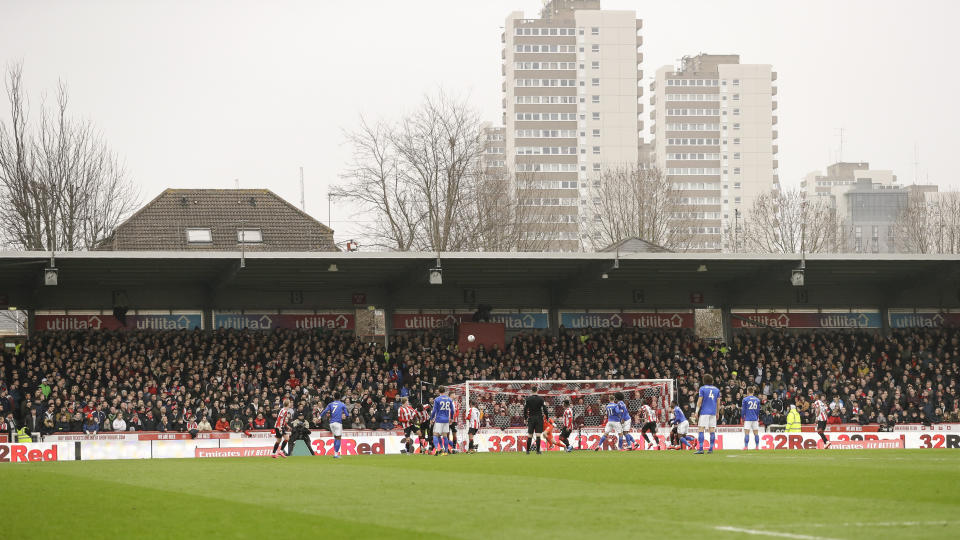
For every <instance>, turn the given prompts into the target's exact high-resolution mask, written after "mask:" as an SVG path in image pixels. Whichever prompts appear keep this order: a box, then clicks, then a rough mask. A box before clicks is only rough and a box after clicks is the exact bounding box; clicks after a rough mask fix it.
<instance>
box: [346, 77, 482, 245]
mask: <svg viewBox="0 0 960 540" xmlns="http://www.w3.org/2000/svg"><path fill="white" fill-rule="evenodd" d="M481 132H482V130H481V126H480V121H479V115H478V114H477V113H476V111H475V110H474V109H473V108H471V107H470V106H469V105H468V104H467V103H466V102H465V101H462V100H457V99H454V98H452V97H450V96H448V95H446V94H443V93H441V94H439V95H438V96H436V97H428V98H426V99H425V100H424V103H423V104H422V105H421V107H420V108H419V109H418V110H416V111H415V112H414V113H412V114H409V115H407V116H405V117H403V118H402V119H401V120H400V121H399V122H398V123H397V124H395V125H390V124H386V123H379V124H376V125H373V126H371V125H369V124H368V123H366V122H363V124H362V126H361V128H360V130H358V131H356V132H351V133H348V134H347V140H348V142H350V143H351V145H352V146H353V148H354V159H353V163H352V165H351V168H350V169H349V170H348V171H347V172H346V173H345V174H344V175H343V178H344V179H345V180H347V183H345V184H343V185H340V186H336V187H335V188H334V189H333V191H332V192H331V193H332V195H333V196H335V197H340V198H344V199H348V200H352V201H354V202H357V203H359V204H360V206H361V207H362V208H363V209H364V210H365V211H367V212H371V213H372V214H373V215H374V220H373V222H372V225H371V226H370V227H368V228H367V231H366V234H367V235H368V236H369V237H370V239H371V242H372V243H373V244H375V245H379V246H381V247H385V248H388V249H395V250H402V251H405V250H410V249H419V250H425V251H461V250H469V249H475V248H476V245H477V240H476V236H475V233H476V228H477V216H476V205H475V204H473V203H474V202H475V197H476V196H477V194H478V190H479V189H480V187H479V186H478V182H479V179H481V178H482V174H481V172H480V155H481V153H482V144H481Z"/></svg>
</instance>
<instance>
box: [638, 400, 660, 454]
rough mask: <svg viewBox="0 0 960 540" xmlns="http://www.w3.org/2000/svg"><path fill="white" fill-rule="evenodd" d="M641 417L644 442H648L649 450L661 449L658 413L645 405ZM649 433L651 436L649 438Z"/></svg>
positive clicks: (642, 407) (641, 410)
mask: <svg viewBox="0 0 960 540" xmlns="http://www.w3.org/2000/svg"><path fill="white" fill-rule="evenodd" d="M640 417H641V419H642V421H643V425H642V426H641V427H640V434H641V435H643V440H645V441H647V450H652V449H658V450H659V449H660V441H658V440H657V411H655V410H653V407H651V406H650V405H647V404H646V403H644V404H643V405H642V406H641V407H640ZM647 433H649V434H650V436H649V437H648V436H647Z"/></svg>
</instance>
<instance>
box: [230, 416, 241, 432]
mask: <svg viewBox="0 0 960 540" xmlns="http://www.w3.org/2000/svg"><path fill="white" fill-rule="evenodd" d="M230 431H232V432H234V433H240V432H241V431H243V421H241V420H240V417H239V416H235V417H234V418H233V420H231V421H230Z"/></svg>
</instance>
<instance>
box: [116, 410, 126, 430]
mask: <svg viewBox="0 0 960 540" xmlns="http://www.w3.org/2000/svg"><path fill="white" fill-rule="evenodd" d="M112 427H113V430H114V431H126V430H127V423H126V421H124V419H123V415H122V414H117V417H116V418H114V420H113V426H112Z"/></svg>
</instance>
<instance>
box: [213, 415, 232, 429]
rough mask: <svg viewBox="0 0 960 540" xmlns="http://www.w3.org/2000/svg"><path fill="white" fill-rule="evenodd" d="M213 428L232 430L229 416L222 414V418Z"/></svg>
mask: <svg viewBox="0 0 960 540" xmlns="http://www.w3.org/2000/svg"><path fill="white" fill-rule="evenodd" d="M213 429H214V430H216V431H230V423H229V422H227V418H226V417H225V416H221V417H220V419H219V420H217V425H216V426H214V428H213Z"/></svg>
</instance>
